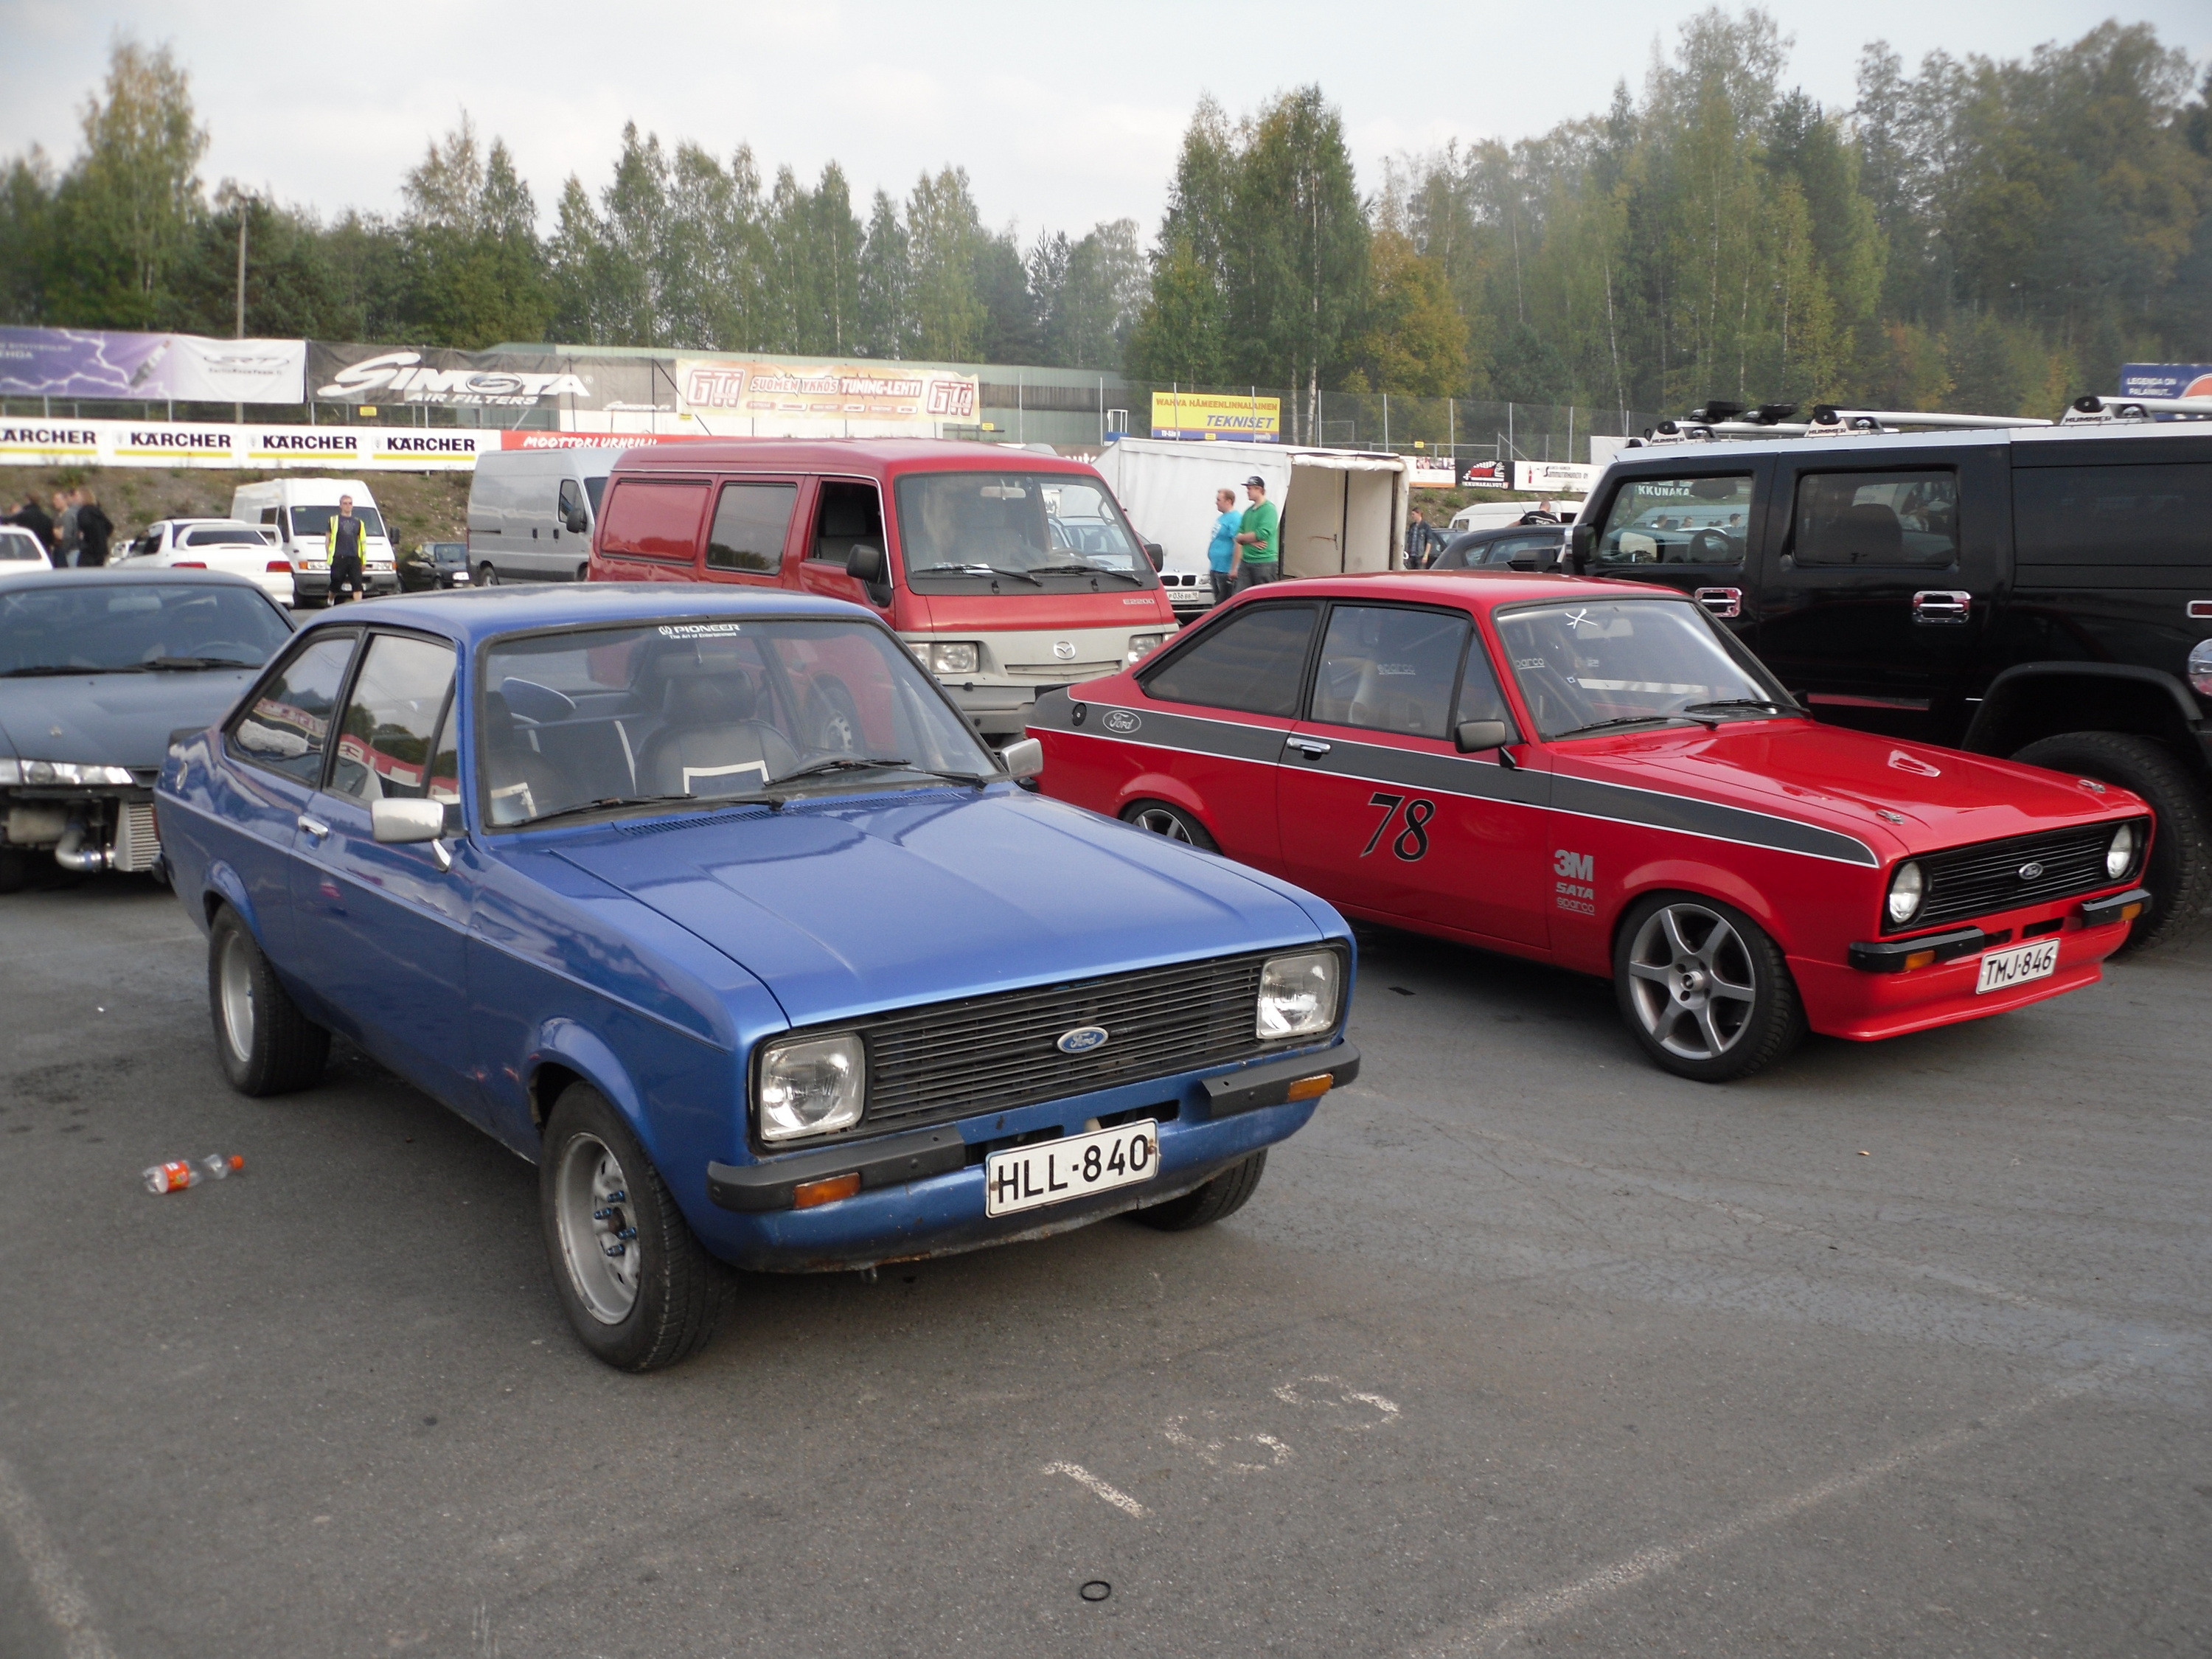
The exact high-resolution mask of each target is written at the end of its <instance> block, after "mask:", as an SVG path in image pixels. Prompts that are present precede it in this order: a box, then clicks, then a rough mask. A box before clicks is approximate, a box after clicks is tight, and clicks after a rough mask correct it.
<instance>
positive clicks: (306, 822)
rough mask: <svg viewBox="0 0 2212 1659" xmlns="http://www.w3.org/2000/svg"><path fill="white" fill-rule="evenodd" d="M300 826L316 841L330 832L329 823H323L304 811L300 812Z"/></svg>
mask: <svg viewBox="0 0 2212 1659" xmlns="http://www.w3.org/2000/svg"><path fill="white" fill-rule="evenodd" d="M300 828H301V829H303V830H305V831H306V832H307V835H308V836H310V837H312V838H313V839H314V840H316V841H320V840H321V839H322V838H323V837H324V836H327V835H329V834H330V833H331V826H330V825H329V824H327V823H320V822H319V821H317V820H316V819H314V818H311V817H308V816H307V814H306V813H305V812H302V813H301V814H300Z"/></svg>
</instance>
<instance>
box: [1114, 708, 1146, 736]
mask: <svg viewBox="0 0 2212 1659" xmlns="http://www.w3.org/2000/svg"><path fill="white" fill-rule="evenodd" d="M1143 724H1144V721H1143V720H1140V719H1139V718H1138V717H1137V716H1136V715H1134V714H1131V713H1130V712H1129V711H1128V710H1127V709H1126V708H1110V709H1109V710H1107V712H1106V720H1105V726H1106V729H1107V730H1108V731H1109V732H1133V731H1135V730H1136V729H1137V728H1138V727H1139V726H1142V725H1143Z"/></svg>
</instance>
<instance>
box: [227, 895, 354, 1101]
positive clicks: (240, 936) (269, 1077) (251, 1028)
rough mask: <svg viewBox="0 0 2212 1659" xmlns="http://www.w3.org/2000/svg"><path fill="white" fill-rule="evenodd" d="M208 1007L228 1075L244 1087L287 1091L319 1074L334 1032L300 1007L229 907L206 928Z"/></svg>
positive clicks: (257, 1092)
mask: <svg viewBox="0 0 2212 1659" xmlns="http://www.w3.org/2000/svg"><path fill="white" fill-rule="evenodd" d="M208 1012H209V1015H210V1018H213V1020H214V1021H215V1048H216V1054H217V1055H218V1056H219V1057H220V1058H221V1059H222V1069H223V1074H224V1075H225V1076H226V1077H228V1079H230V1086H231V1087H232V1088H234V1089H235V1090H237V1091H239V1093H240V1094H242V1095H252V1096H253V1097H256V1098H258V1097H262V1096H264V1095H284V1094H290V1093H291V1092H293V1091H295V1090H297V1089H304V1088H307V1086H308V1085H311V1084H313V1082H315V1081H316V1080H317V1079H319V1078H320V1077H321V1076H322V1074H323V1064H324V1062H325V1060H328V1059H329V1058H330V1056H331V1034H330V1033H329V1032H328V1031H325V1030H324V1029H323V1028H322V1027H321V1026H319V1025H318V1024H315V1023H314V1022H313V1020H311V1019H309V1018H307V1016H306V1015H305V1014H303V1013H301V1012H300V1006H299V1005H298V1004H297V1003H295V1002H294V1001H293V1000H292V997H291V994H290V993H289V992H288V991H286V990H285V988H284V987H283V986H282V985H280V984H278V983H277V981H276V970H275V969H272V968H270V965H269V958H268V957H264V955H262V954H261V947H260V946H259V945H257V944H255V943H254V940H253V935H252V933H248V932H247V931H246V924H245V923H244V922H242V921H240V920H239V919H238V913H237V912H236V911H234V910H232V909H230V908H228V907H225V908H223V909H221V910H219V911H217V912H216V918H215V926H214V927H212V928H210V930H209V932H208Z"/></svg>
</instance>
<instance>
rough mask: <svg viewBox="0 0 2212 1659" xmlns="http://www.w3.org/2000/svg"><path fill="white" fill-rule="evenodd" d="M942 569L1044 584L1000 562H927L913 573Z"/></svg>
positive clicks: (934, 572) (918, 574) (932, 571)
mask: <svg viewBox="0 0 2212 1659" xmlns="http://www.w3.org/2000/svg"><path fill="white" fill-rule="evenodd" d="M940 570H943V571H950V572H951V574H954V575H956V576H1018V577H1020V578H1021V579H1022V580H1024V581H1025V582H1027V583H1029V584H1030V586H1032V587H1042V586H1044V584H1043V583H1042V582H1041V581H1039V580H1037V579H1036V577H1035V576H1032V575H1030V573H1029V572H1028V571H1026V570H1009V569H1007V568H1006V566H1004V565H999V564H926V565H924V566H922V568H921V569H919V570H917V571H915V572H914V573H913V574H915V575H917V576H927V575H933V574H936V573H937V572H939V571H940Z"/></svg>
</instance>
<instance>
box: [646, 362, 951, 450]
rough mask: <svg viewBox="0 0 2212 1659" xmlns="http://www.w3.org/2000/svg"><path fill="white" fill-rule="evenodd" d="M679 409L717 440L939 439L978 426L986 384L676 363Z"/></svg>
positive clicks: (892, 372)
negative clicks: (943, 431) (943, 432)
mask: <svg viewBox="0 0 2212 1659" xmlns="http://www.w3.org/2000/svg"><path fill="white" fill-rule="evenodd" d="M676 396H677V406H678V409H679V410H681V411H682V412H683V413H684V414H686V415H689V416H692V417H693V418H694V419H695V420H696V422H698V424H699V426H700V428H701V430H702V434H712V435H714V436H717V437H760V438H773V437H794V438H796V437H838V436H842V435H848V434H850V435H856V436H876V435H884V434H899V433H906V434H912V435H915V436H918V437H923V436H929V435H934V434H936V433H937V431H938V428H939V427H942V426H948V425H950V426H972V425H974V424H975V422H976V421H977V420H978V419H979V418H980V416H979V415H978V413H977V410H978V409H979V408H980V406H981V404H980V399H981V377H980V376H977V375H974V374H959V373H957V372H956V371H954V370H951V369H943V368H927V367H924V366H921V365H918V364H908V363H890V362H878V363H868V362H860V363H838V362H823V363H776V362H756V361H755V360H753V359H751V358H744V357H679V358H678V359H677V360H676Z"/></svg>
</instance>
